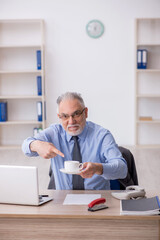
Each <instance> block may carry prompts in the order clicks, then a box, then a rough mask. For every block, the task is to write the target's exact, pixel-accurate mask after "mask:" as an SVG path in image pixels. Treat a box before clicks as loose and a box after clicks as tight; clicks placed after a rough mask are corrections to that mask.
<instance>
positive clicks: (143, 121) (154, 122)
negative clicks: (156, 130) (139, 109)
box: [137, 120, 160, 124]
mask: <svg viewBox="0 0 160 240" xmlns="http://www.w3.org/2000/svg"><path fill="white" fill-rule="evenodd" d="M141 123H146V124H160V120H150V121H147V120H138V121H137V124H141Z"/></svg>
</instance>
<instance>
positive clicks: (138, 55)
mask: <svg viewBox="0 0 160 240" xmlns="http://www.w3.org/2000/svg"><path fill="white" fill-rule="evenodd" d="M141 64H142V51H141V49H138V50H137V68H138V69H141Z"/></svg>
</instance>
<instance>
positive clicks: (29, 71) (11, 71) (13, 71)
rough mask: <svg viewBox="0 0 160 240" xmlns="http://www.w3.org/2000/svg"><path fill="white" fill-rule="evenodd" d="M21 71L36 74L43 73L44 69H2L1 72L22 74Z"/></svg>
mask: <svg viewBox="0 0 160 240" xmlns="http://www.w3.org/2000/svg"><path fill="white" fill-rule="evenodd" d="M21 73H35V74H42V73H43V70H32V69H31V70H25V69H24V70H10V71H9V70H7V71H5V70H0V74H21Z"/></svg>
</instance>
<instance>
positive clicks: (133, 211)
mask: <svg viewBox="0 0 160 240" xmlns="http://www.w3.org/2000/svg"><path fill="white" fill-rule="evenodd" d="M120 214H121V215H159V214H160V201H159V198H158V196H154V197H151V198H141V199H137V200H133V199H129V200H121V202H120Z"/></svg>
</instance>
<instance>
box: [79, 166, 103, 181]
mask: <svg viewBox="0 0 160 240" xmlns="http://www.w3.org/2000/svg"><path fill="white" fill-rule="evenodd" d="M94 174H98V175H101V174H103V166H102V164H101V163H92V162H85V163H83V170H82V172H81V173H80V176H81V177H82V178H91V177H92V176H93V175H94Z"/></svg>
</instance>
